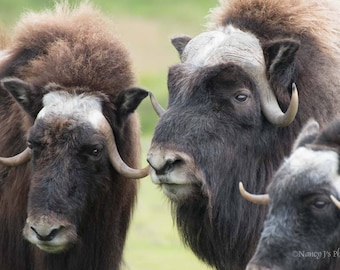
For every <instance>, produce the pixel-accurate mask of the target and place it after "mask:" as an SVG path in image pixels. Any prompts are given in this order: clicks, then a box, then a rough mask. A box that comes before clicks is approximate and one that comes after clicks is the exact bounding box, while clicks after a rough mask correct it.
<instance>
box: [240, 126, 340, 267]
mask: <svg viewBox="0 0 340 270" xmlns="http://www.w3.org/2000/svg"><path fill="white" fill-rule="evenodd" d="M311 125H314V126H315V122H314V123H312V122H310V123H309V127H308V125H307V127H306V128H305V130H304V132H305V134H303V133H302V134H301V135H300V138H299V139H298V142H297V143H296V146H297V149H296V150H295V151H294V152H293V153H292V155H291V156H290V157H289V158H288V159H286V160H285V161H284V163H283V165H282V166H281V167H280V168H279V170H278V171H277V172H276V174H275V176H274V179H273V182H272V183H271V185H270V187H269V189H268V194H269V198H270V203H269V212H268V215H267V219H266V221H265V222H264V229H263V232H262V234H261V238H260V241H259V244H258V247H257V250H256V253H255V255H254V257H253V258H252V260H251V262H250V263H249V264H248V267H247V270H252V269H278V270H288V269H291V270H295V269H296V270H297V269H303V270H307V269H309V270H310V269H311V270H313V269H333V268H332V267H334V264H335V260H336V259H337V257H338V253H337V251H338V245H339V241H340V234H339V229H340V225H339V224H340V211H339V209H338V208H337V207H336V206H335V204H334V203H333V202H332V199H331V197H330V195H333V196H334V197H339V184H340V176H339V156H338V151H337V150H336V148H332V147H333V145H334V144H333V145H322V144H321V145H320V143H323V142H325V140H324V138H325V137H328V135H327V132H329V130H327V129H326V130H325V131H324V133H323V134H321V136H319V137H318V138H317V139H316V140H315V141H314V142H313V139H315V136H316V134H315V132H314V134H313V133H311V128H310V127H311ZM339 127H340V126H339V124H337V129H338V131H337V134H339V130H340V129H339ZM337 137H339V136H338V135H337ZM333 143H334V141H333ZM331 146H332V147H331ZM338 147H339V146H338ZM338 147H337V148H338Z"/></svg>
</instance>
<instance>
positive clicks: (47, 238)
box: [23, 214, 78, 253]
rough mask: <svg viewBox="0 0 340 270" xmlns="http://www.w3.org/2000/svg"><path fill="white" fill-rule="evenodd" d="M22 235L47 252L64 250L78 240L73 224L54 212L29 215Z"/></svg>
mask: <svg viewBox="0 0 340 270" xmlns="http://www.w3.org/2000/svg"><path fill="white" fill-rule="evenodd" d="M23 235H24V237H25V238H26V239H27V240H28V241H29V242H31V243H32V244H34V245H36V246H38V247H39V248H40V249H41V250H43V251H45V252H48V253H59V252H64V251H66V250H67V249H69V248H70V247H71V246H72V245H74V244H75V243H76V242H77V240H78V237H77V231H76V228H75V226H74V225H72V224H71V223H69V222H68V221H67V220H64V219H62V218H60V217H57V215H56V214H49V215H42V216H29V217H28V218H27V219H26V224H25V227H24V230H23Z"/></svg>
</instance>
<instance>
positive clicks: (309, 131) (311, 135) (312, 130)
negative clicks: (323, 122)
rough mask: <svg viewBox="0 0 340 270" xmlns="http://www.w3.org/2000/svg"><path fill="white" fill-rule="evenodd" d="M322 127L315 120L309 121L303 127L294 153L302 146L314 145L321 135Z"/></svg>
mask: <svg viewBox="0 0 340 270" xmlns="http://www.w3.org/2000/svg"><path fill="white" fill-rule="evenodd" d="M319 130H320V126H319V124H318V122H316V121H315V120H314V119H309V120H308V121H307V123H306V124H305V125H304V126H303V128H302V130H301V132H300V134H299V135H298V137H297V138H296V140H295V143H294V145H293V149H292V152H294V151H295V150H296V149H297V148H299V147H301V146H305V145H307V144H311V143H313V141H314V140H315V139H316V138H317V136H318V134H319Z"/></svg>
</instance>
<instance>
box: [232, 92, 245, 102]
mask: <svg viewBox="0 0 340 270" xmlns="http://www.w3.org/2000/svg"><path fill="white" fill-rule="evenodd" d="M235 99H236V100H237V101H238V102H246V101H247V100H248V95H246V94H238V95H236V96H235Z"/></svg>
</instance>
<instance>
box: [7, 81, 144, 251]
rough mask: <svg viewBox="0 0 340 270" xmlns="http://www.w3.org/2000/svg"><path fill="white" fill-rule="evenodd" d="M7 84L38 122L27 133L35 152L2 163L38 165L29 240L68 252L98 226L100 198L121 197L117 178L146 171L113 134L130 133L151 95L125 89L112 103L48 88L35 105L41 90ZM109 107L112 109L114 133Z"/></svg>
mask: <svg viewBox="0 0 340 270" xmlns="http://www.w3.org/2000/svg"><path fill="white" fill-rule="evenodd" d="M1 84H2V87H3V88H4V89H6V90H7V91H9V92H10V93H11V94H12V95H13V96H14V97H15V99H16V100H17V101H18V102H19V103H20V104H21V105H22V106H23V107H24V108H25V110H26V111H28V112H29V113H30V114H31V115H32V116H33V117H35V121H34V124H33V126H32V127H31V129H30V131H29V133H28V139H27V142H28V148H27V149H26V150H25V151H24V152H23V153H22V154H20V155H23V156H25V157H24V158H23V159H22V157H20V158H19V159H22V161H17V160H16V159H18V158H17V157H14V158H8V159H5V158H1V161H2V162H5V164H6V165H10V166H16V165H19V164H21V163H23V162H27V160H29V159H30V160H31V164H32V173H31V177H30V179H29V181H30V190H29V194H28V208H27V220H26V224H25V227H24V229H23V234H24V237H25V238H26V239H27V240H28V241H29V242H31V243H32V244H34V245H36V246H38V247H39V248H40V249H42V250H44V251H46V252H48V253H58V252H64V251H66V250H68V249H69V248H71V247H72V246H74V245H76V244H77V242H79V241H80V242H81V240H82V237H83V233H84V227H86V224H87V223H89V222H90V223H91V221H89V220H88V216H89V213H93V212H94V211H95V210H93V209H95V208H96V207H98V205H97V204H98V203H99V202H100V200H99V199H100V198H103V197H105V196H109V195H110V194H111V195H110V196H112V194H114V193H113V192H112V190H111V189H112V188H113V184H112V181H113V180H114V179H118V177H117V176H118V174H122V175H123V176H124V177H125V178H123V179H126V178H130V177H132V176H134V177H139V176H140V177H141V176H142V175H139V173H142V174H145V172H142V171H143V170H134V169H132V168H130V167H128V166H127V165H126V164H125V163H124V162H122V160H121V158H120V156H119V154H118V151H117V147H118V146H116V144H115V137H114V135H113V133H114V131H115V132H117V133H119V132H120V131H119V130H121V129H122V128H124V123H125V121H126V119H127V117H128V115H129V114H130V113H132V112H133V111H134V110H135V108H136V107H137V106H138V104H139V103H140V102H141V100H142V99H143V98H144V97H145V96H146V95H147V92H146V91H144V90H141V89H130V90H127V91H123V92H122V93H121V94H120V95H118V97H117V101H116V103H115V104H111V103H109V102H108V100H107V99H106V96H105V95H103V94H100V93H96V92H94V93H87V94H84V91H81V89H74V91H72V89H71V90H70V89H67V88H63V87H61V86H58V85H56V84H49V85H47V86H46V87H45V88H44V91H43V93H45V94H44V95H43V98H42V101H39V100H32V90H33V89H34V87H33V86H32V85H30V84H28V83H26V82H24V81H21V80H19V79H15V78H8V79H4V80H2V81H1ZM66 90H68V91H66ZM78 92H80V93H78ZM82 92H83V93H82ZM85 92H86V91H85ZM77 93H78V94H77ZM40 102H41V108H40V110H38V114H37V115H35V111H36V109H35V108H37V107H39V104H40ZM104 107H105V108H104ZM104 110H106V111H109V112H107V113H109V115H110V120H111V122H112V124H113V125H114V128H113V130H114V131H113V130H112V128H111V125H110V124H109V122H108V121H107V120H106V117H105V116H104V114H103V111H104ZM134 154H135V153H133V155H134ZM20 155H19V156H20ZM117 160H118V163H116V162H117ZM7 163H8V164H7ZM11 163H13V164H11ZM119 163H120V165H119ZM112 167H113V168H112ZM124 168H125V169H127V172H126V174H124V173H123V172H122V170H124ZM145 171H148V169H145ZM138 175H139V176H138ZM120 179H122V178H120ZM126 181H128V180H127V179H126ZM92 218H95V217H92Z"/></svg>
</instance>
